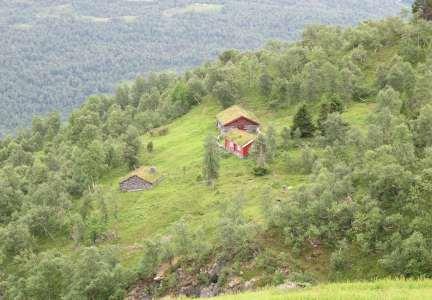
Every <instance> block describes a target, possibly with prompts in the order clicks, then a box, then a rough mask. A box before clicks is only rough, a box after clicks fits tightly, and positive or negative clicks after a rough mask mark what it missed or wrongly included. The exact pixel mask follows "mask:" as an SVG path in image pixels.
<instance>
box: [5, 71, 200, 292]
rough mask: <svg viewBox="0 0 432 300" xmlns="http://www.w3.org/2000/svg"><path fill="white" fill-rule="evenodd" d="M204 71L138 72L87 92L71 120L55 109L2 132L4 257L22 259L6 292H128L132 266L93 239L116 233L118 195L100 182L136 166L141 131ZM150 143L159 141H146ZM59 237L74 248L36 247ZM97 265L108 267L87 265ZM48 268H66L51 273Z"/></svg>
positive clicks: (156, 122) (175, 107) (171, 108)
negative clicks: (101, 91) (107, 89)
mask: <svg viewBox="0 0 432 300" xmlns="http://www.w3.org/2000/svg"><path fill="white" fill-rule="evenodd" d="M202 76H203V75H202V74H201V73H200V71H199V70H197V71H193V72H188V73H187V74H185V75H183V76H176V75H173V74H159V75H156V74H155V75H151V76H149V77H147V78H143V77H138V78H137V79H136V80H134V81H133V82H131V83H128V84H123V85H120V86H119V87H118V88H117V90H116V93H115V94H114V95H112V96H106V95H99V96H92V97H89V98H88V99H87V101H86V103H85V104H84V105H83V106H82V107H81V108H80V109H78V110H76V111H74V112H73V113H72V114H71V116H70V118H69V120H68V122H67V123H66V124H62V122H61V120H60V115H59V114H58V113H52V114H50V115H49V116H47V117H45V118H40V117H37V118H34V119H33V122H32V126H31V128H29V129H26V130H20V131H19V132H18V134H17V136H16V137H11V136H8V137H6V138H4V139H2V140H1V141H0V187H1V190H2V192H1V195H0V240H1V241H2V242H1V243H0V266H1V269H2V270H5V268H6V267H7V266H12V265H14V266H15V267H13V268H12V270H13V271H12V272H8V273H7V274H4V273H1V272H0V281H4V282H3V284H2V285H0V290H2V288H1V286H3V285H4V290H5V292H6V296H7V297H8V298H11V299H28V298H32V299H47V298H51V299H53V298H58V297H57V295H62V297H65V298H66V299H83V298H88V299H108V298H109V297H108V296H111V297H112V299H122V297H123V293H124V288H125V287H126V285H127V283H128V282H129V279H130V278H129V277H130V276H129V274H128V272H127V271H125V270H124V269H123V268H122V267H121V266H119V265H118V264H117V263H116V261H115V259H114V256H113V255H111V254H110V255H106V254H105V253H104V252H103V251H99V250H98V249H96V248H86V247H89V246H94V245H97V244H98V243H99V242H100V241H103V240H112V239H113V238H115V236H116V233H115V232H112V231H109V230H108V229H107V228H108V226H107V224H108V222H109V221H110V220H115V218H117V205H116V201H115V200H116V199H113V197H112V195H111V192H110V191H103V190H100V188H99V187H98V185H97V183H98V181H99V179H100V178H101V176H102V175H103V174H105V173H106V172H107V171H108V170H111V169H114V168H128V169H134V168H136V167H138V166H139V163H140V160H139V154H140V152H142V151H145V149H143V147H142V145H143V141H142V140H141V136H142V135H143V134H144V133H146V132H149V131H151V129H153V128H155V127H159V126H161V125H163V124H166V123H168V122H169V121H170V120H173V119H174V118H177V117H179V116H181V115H182V114H184V113H186V112H187V111H188V110H189V109H190V108H191V107H192V106H193V105H196V104H197V103H200V102H201V98H202V97H204V96H205V95H206V93H207V92H206V90H205V84H204V79H203V77H202ZM146 150H147V151H149V152H151V151H156V150H157V149H155V147H154V146H153V144H152V142H151V141H148V143H147V149H146ZM58 239H66V240H70V241H71V243H72V244H73V245H75V247H77V256H76V257H69V256H67V255H60V254H58V253H54V252H52V253H51V252H46V253H45V252H42V253H41V254H40V255H39V254H37V253H38V252H39V251H40V250H41V249H40V245H41V241H51V242H54V241H56V240H58ZM51 260H53V261H51ZM33 261H36V262H37V264H36V265H34V264H33ZM95 264H97V265H98V266H99V265H100V268H101V269H100V270H99V269H98V270H96V269H91V270H89V269H88V268H91V266H92V265H95ZM84 265H85V268H84V267H83V266H84ZM50 269H56V272H57V273H59V272H60V273H62V274H63V275H62V277H61V276H59V277H58V278H56V280H55V281H52V280H51V279H50V278H51V277H50V276H54V277H55V276H57V275H56V274H57V273H52V274H50V272H49V271H50ZM86 272H87V274H85V273H86ZM64 274H73V276H72V277H71V278H72V281H71V280H70V278H69V275H68V276H67V278H65V277H64V276H65V275H64ZM84 275H85V276H84ZM44 281H46V283H44V285H40V286H39V282H44ZM47 284H48V285H50V284H52V286H51V285H50V286H49V287H48V290H46V289H45V287H46V285H47ZM105 285H106V286H105ZM51 290H56V292H57V293H59V294H53V295H48V294H47V293H51Z"/></svg>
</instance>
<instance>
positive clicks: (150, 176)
mask: <svg viewBox="0 0 432 300" xmlns="http://www.w3.org/2000/svg"><path fill="white" fill-rule="evenodd" d="M133 176H138V177H139V178H141V179H143V180H145V181H147V182H150V183H152V184H153V183H155V182H157V181H158V180H159V179H160V178H161V177H162V175H161V174H160V173H159V172H158V171H157V170H156V168H155V167H147V166H143V167H140V168H138V169H136V170H134V171H132V172H130V173H129V174H128V175H127V176H126V177H124V178H123V179H122V180H121V181H125V180H126V179H129V178H131V177H133Z"/></svg>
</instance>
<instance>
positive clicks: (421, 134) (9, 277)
mask: <svg viewBox="0 0 432 300" xmlns="http://www.w3.org/2000/svg"><path fill="white" fill-rule="evenodd" d="M431 45H432V25H431V23H428V22H425V21H422V20H417V19H416V20H411V21H404V20H401V19H398V18H391V19H387V20H384V21H380V22H368V23H364V24H362V25H360V26H358V27H356V28H350V29H343V28H339V27H334V26H312V27H309V28H307V29H306V30H305V32H304V33H303V38H302V40H301V41H299V42H297V43H293V44H286V43H280V42H272V43H269V44H268V45H267V46H266V47H264V48H263V49H261V50H260V51H257V52H253V53H240V52H238V51H235V50H231V51H226V52H224V53H222V54H221V55H220V56H219V58H218V59H217V60H215V61H214V62H212V63H209V64H206V65H203V66H201V67H199V68H196V69H193V70H190V71H188V72H186V73H184V74H182V75H180V76H177V75H173V74H169V73H168V74H165V73H164V74H158V75H152V76H149V77H146V78H143V77H139V78H137V79H136V80H134V81H132V82H128V83H125V84H121V85H119V87H118V88H117V90H116V93H115V94H114V95H97V96H92V97H90V98H89V99H88V100H87V101H86V102H85V103H84V105H83V106H82V107H81V108H80V109H79V110H76V111H75V112H73V113H72V115H71V117H70V118H69V121H68V122H67V123H66V124H62V123H61V122H60V117H59V115H58V114H51V115H49V116H48V117H47V118H35V119H34V120H33V125H32V127H31V128H29V129H27V130H24V131H22V132H20V134H19V135H18V136H17V137H16V138H6V139H3V140H1V142H0V166H1V168H0V187H1V190H2V193H0V208H1V209H0V240H1V241H2V243H0V265H1V267H2V268H1V271H0V281H1V284H0V291H1V293H2V294H3V295H4V297H5V298H6V299H29V298H30V299H57V298H64V299H109V298H112V299H121V298H123V297H125V295H127V294H129V296H130V297H131V298H132V299H145V298H146V297H155V296H156V297H158V296H165V295H175V296H180V295H183V296H212V295H218V294H221V293H232V292H241V291H244V290H248V289H255V288H261V287H265V286H269V285H280V284H286V285H292V284H295V285H299V286H310V285H311V284H315V283H320V282H326V281H330V280H335V281H338V280H339V281H340V280H343V281H346V280H353V281H354V280H366V279H375V278H385V277H389V276H390V277H392V276H396V277H413V278H417V277H431V276H432V269H431V266H432V254H431V250H430V249H431V247H430V245H431V243H432V236H431V232H430V222H429V221H430V219H431V212H432V207H431V203H432V201H430V199H431V192H430V190H431V186H432V183H431V178H432V176H431V174H432V156H431V155H432V140H431V138H430V132H431V130H432V128H431V124H432V106H431V103H430V101H431V99H432V86H431V85H432V73H431V71H430V64H431V61H432V60H431V59H432V56H431V53H432V52H431V51H430V47H431ZM233 104H238V105H241V106H243V107H244V108H245V109H248V110H250V111H252V112H254V114H256V115H257V116H258V118H259V119H260V120H261V121H262V123H263V124H262V125H263V128H262V133H261V134H260V135H259V136H258V138H257V141H256V144H255V146H254V148H253V151H252V153H251V156H250V157H249V159H246V160H240V159H238V158H236V157H234V156H232V155H230V154H228V153H225V152H224V151H219V150H215V147H214V145H215V143H214V141H215V136H217V135H218V134H219V133H218V132H217V130H216V128H215V125H216V124H215V123H216V122H215V116H216V114H217V113H218V112H219V111H221V110H222V109H223V108H226V107H229V106H230V105H233ZM205 157H207V158H209V157H210V158H211V159H206V160H205V159H204V158H205ZM209 161H210V164H209V163H208V162H209ZM205 162H207V163H205ZM141 165H145V166H155V167H156V168H157V170H158V171H159V172H160V173H161V174H163V175H164V177H165V179H164V180H163V181H162V182H161V183H160V184H159V185H158V186H156V187H155V188H154V189H153V190H150V191H146V192H142V193H120V192H119V186H118V184H119V181H120V180H121V178H123V177H124V176H125V175H127V174H128V173H129V172H130V171H132V170H133V169H135V168H137V167H138V166H141ZM218 166H219V168H218ZM209 168H212V172H203V170H207V171H208V170H209ZM209 174H210V175H211V176H209ZM318 289H319V288H318ZM323 289H325V288H323ZM305 292H306V293H307V292H311V293H313V292H314V290H313V289H312V290H306V291H305ZM323 293H325V292H323Z"/></svg>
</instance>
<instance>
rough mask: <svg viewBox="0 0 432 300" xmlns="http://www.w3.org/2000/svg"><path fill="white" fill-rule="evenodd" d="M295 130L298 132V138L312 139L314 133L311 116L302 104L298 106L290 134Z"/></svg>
mask: <svg viewBox="0 0 432 300" xmlns="http://www.w3.org/2000/svg"><path fill="white" fill-rule="evenodd" d="M297 129H298V130H299V131H300V137H302V138H308V137H312V136H313V134H314V132H315V125H314V124H313V121H312V116H311V115H310V113H309V111H308V110H307V108H306V105H304V104H303V105H302V106H300V108H299V109H298V110H297V113H296V114H295V116H294V120H293V125H292V127H291V132H295V131H296V130H297Z"/></svg>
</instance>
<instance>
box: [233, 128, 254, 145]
mask: <svg viewBox="0 0 432 300" xmlns="http://www.w3.org/2000/svg"><path fill="white" fill-rule="evenodd" d="M226 138H227V139H229V140H231V141H233V142H235V143H236V144H237V145H239V146H245V145H247V144H249V143H250V142H253V141H254V140H255V139H256V135H255V134H252V133H249V132H247V131H244V130H240V129H233V130H231V131H230V132H229V133H228V134H227V135H226Z"/></svg>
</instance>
